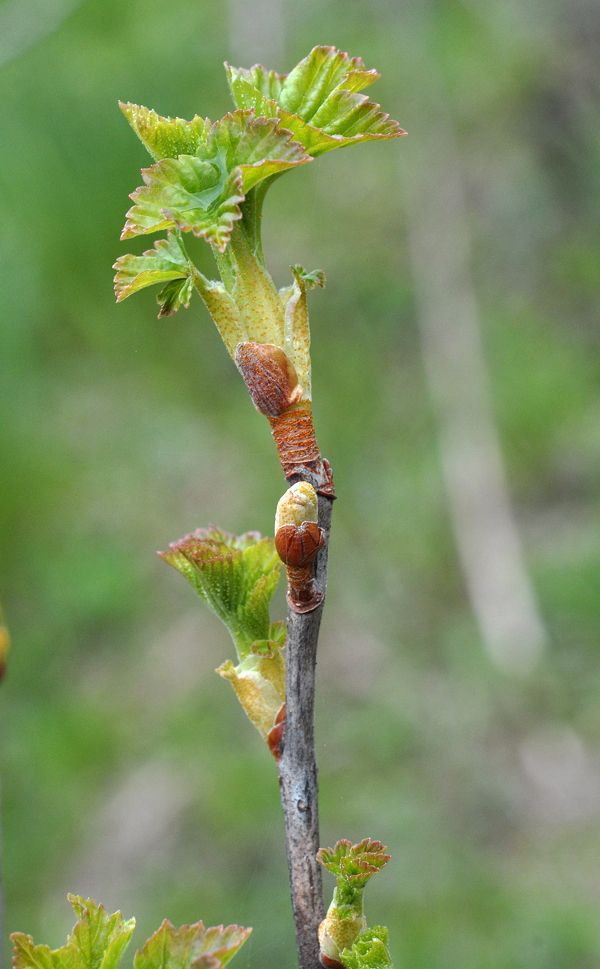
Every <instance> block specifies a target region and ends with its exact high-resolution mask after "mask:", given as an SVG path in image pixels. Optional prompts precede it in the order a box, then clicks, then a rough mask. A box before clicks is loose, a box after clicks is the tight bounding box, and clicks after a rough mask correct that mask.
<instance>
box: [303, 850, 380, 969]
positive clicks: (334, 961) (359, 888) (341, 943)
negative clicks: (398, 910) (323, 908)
mask: <svg viewBox="0 0 600 969" xmlns="http://www.w3.org/2000/svg"><path fill="white" fill-rule="evenodd" d="M389 860H390V855H388V854H387V849H386V847H385V845H383V844H382V843H381V841H374V840H373V839H372V838H364V839H363V840H362V841H359V842H358V843H357V844H354V845H353V844H352V842H351V841H348V840H347V839H346V838H343V839H341V840H340V841H338V842H337V843H336V844H335V845H334V847H333V848H321V849H320V850H319V852H318V853H317V861H318V862H319V863H320V864H321V865H323V867H324V868H326V869H327V870H328V871H330V872H331V873H332V874H333V875H335V878H336V887H335V890H334V893H333V899H332V901H331V905H330V906H329V908H328V910H327V915H326V916H325V918H324V919H323V921H322V922H321V925H320V926H319V948H320V953H319V957H320V960H321V964H322V965H323V966H325V967H327V969H345V967H346V969H348V967H347V964H346V962H345V958H348V955H347V954H348V953H352V952H353V947H354V946H355V944H356V943H357V941H358V940H359V939H360V938H363V937H364V934H365V933H366V932H367V931H368V925H367V920H366V917H365V914H364V905H363V894H364V889H365V886H366V884H367V882H368V881H369V879H370V878H372V876H373V875H375V874H377V872H378V871H380V870H381V869H382V868H383V866H384V865H385V864H387V862H388V861H389ZM371 931H372V930H371ZM383 931H384V932H385V933H386V936H385V941H386V942H387V930H383ZM361 951H362V950H361ZM378 952H379V950H378ZM349 958H350V959H352V958H354V957H353V956H352V955H350V957H349ZM361 965H362V964H361V963H360V962H358V963H357V962H356V961H355V962H354V964H353V969H361ZM367 965H368V964H366V963H365V969H366V966H367ZM373 969H378V967H376V965H374V967H373Z"/></svg>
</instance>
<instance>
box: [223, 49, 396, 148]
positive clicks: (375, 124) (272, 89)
mask: <svg viewBox="0 0 600 969" xmlns="http://www.w3.org/2000/svg"><path fill="white" fill-rule="evenodd" d="M226 71H227V79H228V82H229V87H230V90H231V94H232V97H233V100H234V102H235V104H236V105H237V106H238V107H241V108H253V109H254V110H255V111H256V113H257V114H260V115H265V116H267V117H278V118H279V119H280V121H281V124H282V126H283V127H284V128H288V129H289V130H290V131H291V132H292V135H293V136H294V138H295V139H296V140H297V141H299V142H300V143H301V144H302V145H303V146H304V149H305V150H306V152H307V154H309V155H311V156H312V157H316V156H317V155H321V154H323V153H324V152H326V151H331V150H333V149H334V148H343V147H345V146H347V145H351V144H360V143H362V142H363V141H376V140H381V139H390V138H398V137H400V136H401V135H404V134H406V132H405V131H404V130H403V129H402V128H401V127H400V125H399V124H398V122H397V121H393V120H392V119H391V118H390V116H389V115H388V114H386V113H385V112H384V111H382V109H381V107H380V105H379V104H377V103H375V102H373V101H370V100H369V99H368V98H367V97H366V96H365V95H363V94H359V92H360V91H361V90H362V89H363V88H365V87H367V86H368V85H369V84H372V83H373V82H374V81H376V80H377V79H378V77H379V73H378V72H377V71H375V70H370V69H367V68H366V67H365V65H364V63H363V61H362V59H361V58H359V57H350V56H349V55H348V54H347V53H345V52H344V51H339V50H336V48H335V47H315V48H313V50H312V51H311V52H310V53H309V54H308V55H307V56H306V57H305V58H304V59H303V60H302V61H300V63H299V64H297V65H296V67H295V68H293V70H292V71H290V73H289V74H287V75H276V76H275V77H276V78H278V81H277V83H275V77H274V72H271V71H267V70H266V69H265V68H260V69H259V68H257V67H254V68H251V69H249V70H245V69H244V68H234V67H232V66H231V65H226Z"/></svg>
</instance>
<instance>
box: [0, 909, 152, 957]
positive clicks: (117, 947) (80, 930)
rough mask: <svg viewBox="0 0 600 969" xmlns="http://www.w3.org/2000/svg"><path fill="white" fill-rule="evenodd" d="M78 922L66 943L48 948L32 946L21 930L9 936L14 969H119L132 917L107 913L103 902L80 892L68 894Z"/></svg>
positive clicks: (31, 940) (128, 936) (28, 937)
mask: <svg viewBox="0 0 600 969" xmlns="http://www.w3.org/2000/svg"><path fill="white" fill-rule="evenodd" d="M67 897H68V899H69V901H70V903H71V905H72V906H73V909H74V911H75V914H76V915H77V922H76V923H75V926H74V928H73V931H72V932H71V935H70V936H69V938H68V940H67V942H66V945H64V946H62V947H61V948H60V949H54V950H51V949H50V948H49V947H48V946H47V945H35V943H34V942H33V939H32V938H31V936H28V935H25V934H24V933H22V932H15V933H13V934H12V935H11V941H12V944H13V966H14V969H118V967H119V965H120V962H121V957H122V955H123V953H124V951H125V949H126V948H127V946H128V945H129V941H130V939H131V936H132V933H133V930H134V928H135V919H127V920H125V919H124V918H123V917H122V915H121V913H120V912H114V913H113V914H112V915H111V914H109V913H108V912H107V911H106V909H105V908H104V906H103V905H99V904H98V903H97V902H95V901H94V900H93V899H91V898H88V899H84V898H82V897H81V896H79V895H68V896H67Z"/></svg>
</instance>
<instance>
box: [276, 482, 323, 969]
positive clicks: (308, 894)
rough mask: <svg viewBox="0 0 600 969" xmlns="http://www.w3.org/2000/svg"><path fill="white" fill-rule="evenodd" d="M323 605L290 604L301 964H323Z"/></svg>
mask: <svg viewBox="0 0 600 969" xmlns="http://www.w3.org/2000/svg"><path fill="white" fill-rule="evenodd" d="M332 505H333V501H332V499H331V498H328V497H325V496H323V495H320V496H319V525H320V526H321V528H322V529H323V533H324V538H325V541H324V544H323V547H322V548H321V549H320V551H319V553H318V557H317V563H316V573H315V581H316V584H317V587H318V589H319V590H320V591H322V592H323V593H325V591H326V587H327V552H328V546H329V531H330V527H331V511H332ZM322 612H323V605H320V606H319V607H318V608H317V609H315V610H314V611H313V612H308V613H303V614H299V613H297V612H294V611H293V610H292V609H288V617H287V631H288V632H287V648H286V652H287V674H286V675H287V679H286V722H285V733H284V741H283V753H282V756H281V760H280V761H279V787H280V793H281V803H282V806H283V813H284V819H285V835H286V846H287V858H288V869H289V876H290V890H291V895H292V909H293V914H294V922H295V926H296V945H297V950H298V965H299V969H320V963H319V943H318V936H317V933H318V928H319V923H320V922H321V920H322V919H323V917H324V907H323V889H322V884H321V871H320V868H319V865H318V863H317V861H316V854H317V851H318V849H319V806H318V783H317V763H316V758H315V746H314V699H315V671H316V663H317V642H318V637H319V627H320V625H321V615H322Z"/></svg>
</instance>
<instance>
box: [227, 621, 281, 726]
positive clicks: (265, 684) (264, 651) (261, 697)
mask: <svg viewBox="0 0 600 969" xmlns="http://www.w3.org/2000/svg"><path fill="white" fill-rule="evenodd" d="M285 636H286V630H285V624H284V623H282V622H281V623H273V624H272V626H271V639H270V640H267V641H262V642H255V643H253V645H252V650H251V651H250V652H249V653H248V654H247V655H246V656H245V657H244V659H243V660H242V661H241V663H238V665H237V666H234V665H233V663H232V662H231V660H227V661H226V662H225V663H222V664H221V666H219V668H218V669H217V673H218V674H219V676H222V677H223V679H225V680H229V682H230V683H231V685H232V687H233V689H234V691H235V694H236V696H237V698H238V700H239V702H240V704H241V706H242V707H243V709H244V712H245V714H246V716H247V717H248V719H249V720H250V722H251V723H253V724H254V726H255V727H256V729H257V730H258V732H259V733H260V734H261V736H262V738H263V740H267V739H268V736H269V733H270V732H271V730H272V729H273V726H274V724H275V721H276V719H277V715H278V713H279V711H280V710H281V706H282V704H283V703H284V702H285V656H284V650H283V647H284V646H285Z"/></svg>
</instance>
